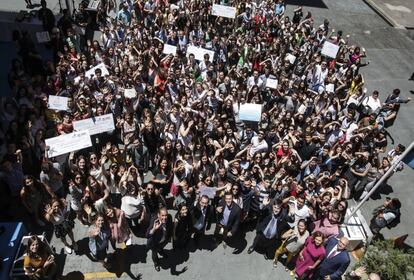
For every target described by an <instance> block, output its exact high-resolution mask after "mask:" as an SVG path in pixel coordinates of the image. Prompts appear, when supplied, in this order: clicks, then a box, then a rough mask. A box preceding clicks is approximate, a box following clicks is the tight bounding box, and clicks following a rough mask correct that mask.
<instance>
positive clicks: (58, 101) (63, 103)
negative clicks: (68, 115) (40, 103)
mask: <svg viewBox="0 0 414 280" xmlns="http://www.w3.org/2000/svg"><path fill="white" fill-rule="evenodd" d="M48 104H49V109H52V110H59V111H66V110H67V109H68V98H67V97H64V96H56V95H49V101H48Z"/></svg>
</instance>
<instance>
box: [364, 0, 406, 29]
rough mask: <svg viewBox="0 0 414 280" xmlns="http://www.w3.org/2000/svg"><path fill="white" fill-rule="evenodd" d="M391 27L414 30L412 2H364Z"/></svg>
mask: <svg viewBox="0 0 414 280" xmlns="http://www.w3.org/2000/svg"><path fill="white" fill-rule="evenodd" d="M364 1H365V2H366V3H367V4H368V5H370V6H371V7H372V8H373V9H375V10H376V11H377V12H378V13H379V14H380V15H381V16H383V17H384V18H385V19H386V20H387V21H388V22H389V23H390V24H391V25H393V26H394V27H398V28H404V27H405V28H411V29H413V28H414V1H411V0H364Z"/></svg>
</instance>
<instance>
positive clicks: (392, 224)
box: [386, 209, 401, 229]
mask: <svg viewBox="0 0 414 280" xmlns="http://www.w3.org/2000/svg"><path fill="white" fill-rule="evenodd" d="M387 212H391V213H393V214H394V215H395V218H394V219H393V220H392V221H391V222H389V223H388V224H387V225H386V227H387V228H388V229H392V228H394V227H396V226H397V225H398V224H399V223H400V222H401V212H400V209H392V210H391V209H389V210H388V211H387Z"/></svg>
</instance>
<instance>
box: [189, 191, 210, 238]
mask: <svg viewBox="0 0 414 280" xmlns="http://www.w3.org/2000/svg"><path fill="white" fill-rule="evenodd" d="M209 200H210V199H209V198H208V196H206V195H203V196H201V198H200V200H199V201H198V202H197V204H196V205H195V206H194V208H193V209H192V210H191V218H192V221H193V227H194V242H195V243H196V245H197V246H198V244H199V241H200V238H201V236H203V235H204V233H205V231H206V230H209V229H210V227H211V217H212V214H213V213H212V212H213V207H212V206H211V205H209Z"/></svg>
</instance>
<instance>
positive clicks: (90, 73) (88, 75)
mask: <svg viewBox="0 0 414 280" xmlns="http://www.w3.org/2000/svg"><path fill="white" fill-rule="evenodd" d="M96 69H101V71H102V77H104V76H106V75H109V71H108V69H106V67H105V64H103V63H100V64H98V65H96V66H95V67H93V68H91V69H89V70H88V71H86V72H85V78H89V79H90V78H91V77H92V76H95V70H96ZM79 80H80V77H79V76H78V77H76V78H75V83H77V82H78V81H79Z"/></svg>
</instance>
